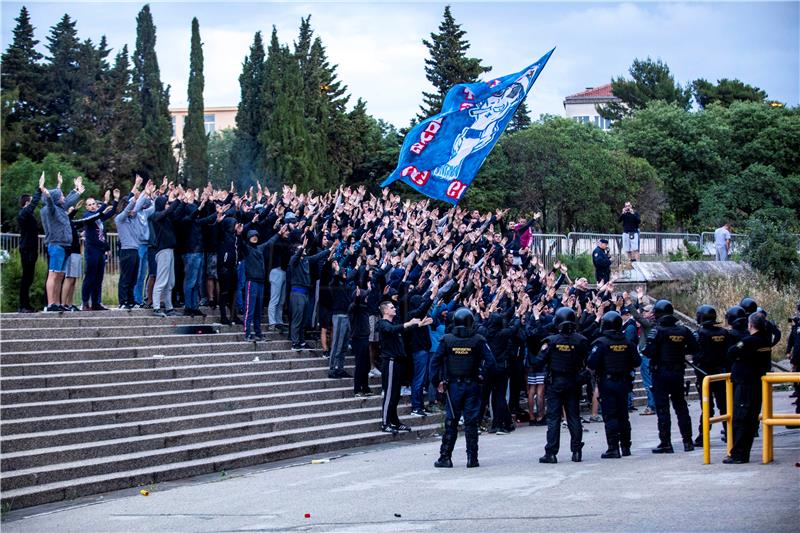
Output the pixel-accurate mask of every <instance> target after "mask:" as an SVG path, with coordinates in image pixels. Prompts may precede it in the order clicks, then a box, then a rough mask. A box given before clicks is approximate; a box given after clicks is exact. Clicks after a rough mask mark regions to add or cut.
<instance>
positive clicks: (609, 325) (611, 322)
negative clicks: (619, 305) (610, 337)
mask: <svg viewBox="0 0 800 533" xmlns="http://www.w3.org/2000/svg"><path fill="white" fill-rule="evenodd" d="M601 329H602V330H603V331H622V317H621V316H620V314H619V313H617V312H616V311H609V312H607V313H606V314H604V315H603V322H602V324H601Z"/></svg>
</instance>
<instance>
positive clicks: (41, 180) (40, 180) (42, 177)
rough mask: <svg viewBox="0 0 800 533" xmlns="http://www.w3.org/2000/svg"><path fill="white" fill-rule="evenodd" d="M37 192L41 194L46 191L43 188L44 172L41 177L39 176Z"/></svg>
mask: <svg viewBox="0 0 800 533" xmlns="http://www.w3.org/2000/svg"><path fill="white" fill-rule="evenodd" d="M39 190H40V191H42V192H44V191H46V190H47V189H46V188H45V186H44V170H42V175H41V176H39Z"/></svg>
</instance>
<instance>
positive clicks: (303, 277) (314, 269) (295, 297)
mask: <svg viewBox="0 0 800 533" xmlns="http://www.w3.org/2000/svg"><path fill="white" fill-rule="evenodd" d="M307 247H308V237H304V238H303V244H302V245H299V246H297V247H296V248H295V252H294V255H292V258H291V259H290V260H289V275H288V278H289V285H290V287H291V289H290V291H291V295H290V297H289V298H290V299H289V306H290V310H291V314H292V323H291V327H290V332H289V337H290V338H291V339H292V350H307V349H309V348H310V347H311V346H310V345H309V344H308V343H307V342H305V339H304V336H305V331H304V327H303V326H304V319H305V312H306V305H308V295H309V292H310V291H311V286H312V284H311V276H312V274H313V275H315V276H318V275H319V262H320V260H321V259H323V258H324V257H325V256H327V255H328V254H330V252H329V251H328V250H322V251H320V252H318V253H317V254H315V255H306V249H307Z"/></svg>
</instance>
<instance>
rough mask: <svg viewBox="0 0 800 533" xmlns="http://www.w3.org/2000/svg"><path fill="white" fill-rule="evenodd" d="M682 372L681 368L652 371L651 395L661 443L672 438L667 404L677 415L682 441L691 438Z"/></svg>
mask: <svg viewBox="0 0 800 533" xmlns="http://www.w3.org/2000/svg"><path fill="white" fill-rule="evenodd" d="M683 381H684V374H683V371H682V370H669V369H665V368H660V369H658V371H657V372H654V373H653V396H654V397H655V400H656V415H658V437H659V438H660V439H661V444H669V442H670V439H671V438H672V420H671V418H670V412H669V404H670V401H671V402H672V408H673V409H674V410H675V415H676V416H677V417H678V429H679V430H680V432H681V437H682V438H683V442H691V440H692V418H691V417H690V416H689V406H688V405H687V404H686V398H685V397H684V395H683V391H684V389H683Z"/></svg>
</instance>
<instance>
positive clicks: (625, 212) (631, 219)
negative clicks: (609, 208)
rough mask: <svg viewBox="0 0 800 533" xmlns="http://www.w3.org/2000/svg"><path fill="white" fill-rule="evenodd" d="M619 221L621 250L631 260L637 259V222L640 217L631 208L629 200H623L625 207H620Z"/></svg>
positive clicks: (639, 220)
mask: <svg viewBox="0 0 800 533" xmlns="http://www.w3.org/2000/svg"><path fill="white" fill-rule="evenodd" d="M619 221H620V222H622V232H623V233H622V251H623V252H625V253H626V254H628V259H630V260H631V262H633V261H638V260H639V224H641V222H642V219H641V217H640V216H639V213H637V212H636V211H634V210H633V205H632V204H631V203H630V202H625V207H623V208H622V213H620V215H619Z"/></svg>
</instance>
